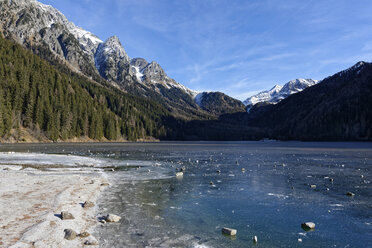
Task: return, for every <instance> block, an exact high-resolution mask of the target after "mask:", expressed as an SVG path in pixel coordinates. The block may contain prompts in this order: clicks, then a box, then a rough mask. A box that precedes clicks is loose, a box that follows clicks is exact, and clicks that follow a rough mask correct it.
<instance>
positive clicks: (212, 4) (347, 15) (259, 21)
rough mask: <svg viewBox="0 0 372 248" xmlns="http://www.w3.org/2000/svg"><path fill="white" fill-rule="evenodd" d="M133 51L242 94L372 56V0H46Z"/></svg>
mask: <svg viewBox="0 0 372 248" xmlns="http://www.w3.org/2000/svg"><path fill="white" fill-rule="evenodd" d="M41 2H43V3H46V4H50V5H52V6H54V7H56V8H57V9H59V10H60V11H61V12H62V13H63V14H65V16H66V17H67V18H68V19H69V20H70V21H73V22H74V23H75V24H76V25H78V26H80V27H82V28H84V29H86V30H88V31H91V32H92V33H94V34H96V35H97V36H98V37H100V38H101V39H102V40H105V39H107V38H108V37H110V36H112V35H117V36H118V37H119V39H120V41H121V43H122V44H123V46H124V48H125V50H126V51H127V53H128V55H129V56H130V57H131V58H135V57H143V58H145V59H146V60H148V61H149V62H150V61H153V60H154V61H157V62H158V63H159V64H160V65H161V66H162V67H163V68H164V70H165V71H166V73H167V74H168V76H170V77H171V78H174V79H175V80H176V81H178V82H180V83H182V84H184V85H186V86H187V87H189V88H191V89H195V90H199V91H222V92H224V93H226V94H228V95H230V96H233V97H235V98H237V99H240V100H244V99H246V98H247V97H248V96H250V95H252V94H254V93H256V92H258V91H261V90H266V89H269V88H271V87H272V86H273V85H275V84H284V83H286V82H288V81H290V80H292V79H295V78H312V79H323V78H324V77H327V76H330V75H332V74H334V73H336V72H338V71H340V70H343V69H346V68H347V67H350V66H352V65H353V64H355V63H356V62H358V61H360V60H364V61H372V14H371V13H372V1H369V0H358V1H349V0H327V1H321V0H307V1H305V0H281V1H279V0H99V1H98V0H41Z"/></svg>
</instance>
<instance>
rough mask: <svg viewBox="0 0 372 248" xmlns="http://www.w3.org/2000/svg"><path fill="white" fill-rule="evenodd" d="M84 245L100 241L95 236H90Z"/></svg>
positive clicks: (95, 243)
mask: <svg viewBox="0 0 372 248" xmlns="http://www.w3.org/2000/svg"><path fill="white" fill-rule="evenodd" d="M84 245H98V241H97V239H96V238H95V237H93V236H90V237H89V238H87V239H86V240H85V242H84Z"/></svg>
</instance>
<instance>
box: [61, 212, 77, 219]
mask: <svg viewBox="0 0 372 248" xmlns="http://www.w3.org/2000/svg"><path fill="white" fill-rule="evenodd" d="M61 219H62V220H72V219H75V217H74V216H73V215H72V214H71V213H69V212H67V211H62V212H61Z"/></svg>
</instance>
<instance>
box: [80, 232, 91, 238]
mask: <svg viewBox="0 0 372 248" xmlns="http://www.w3.org/2000/svg"><path fill="white" fill-rule="evenodd" d="M78 236H79V237H80V238H86V237H89V236H90V233H88V232H82V233H80V234H79V235H78Z"/></svg>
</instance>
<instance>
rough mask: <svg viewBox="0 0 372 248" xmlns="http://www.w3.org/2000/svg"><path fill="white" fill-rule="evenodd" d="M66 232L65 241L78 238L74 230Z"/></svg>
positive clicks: (66, 230)
mask: <svg viewBox="0 0 372 248" xmlns="http://www.w3.org/2000/svg"><path fill="white" fill-rule="evenodd" d="M64 232H65V239H67V240H73V239H75V238H76V236H77V233H76V232H75V231H74V230H72V229H65V230H64Z"/></svg>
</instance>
